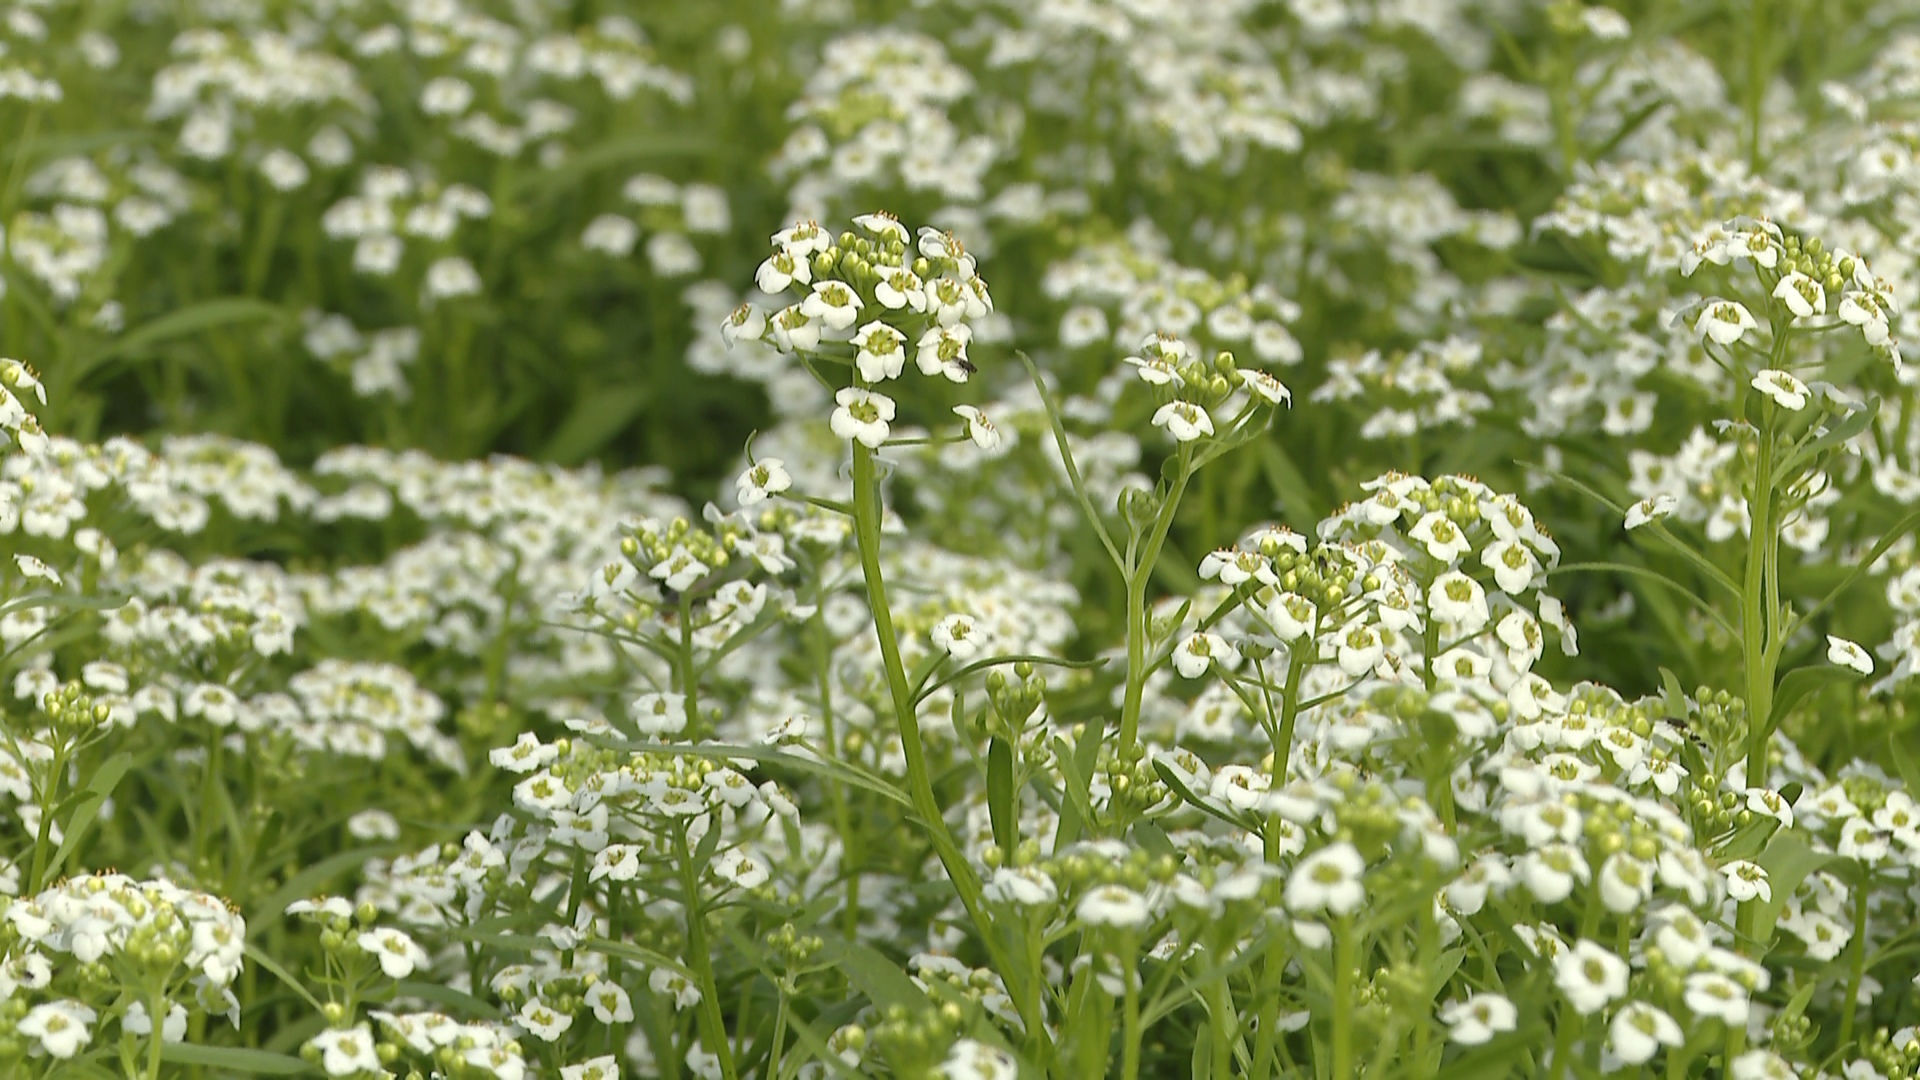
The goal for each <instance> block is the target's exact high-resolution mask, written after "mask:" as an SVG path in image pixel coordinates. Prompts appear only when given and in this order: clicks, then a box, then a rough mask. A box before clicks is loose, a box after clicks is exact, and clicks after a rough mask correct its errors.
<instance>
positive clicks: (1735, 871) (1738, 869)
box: [1720, 859, 1773, 904]
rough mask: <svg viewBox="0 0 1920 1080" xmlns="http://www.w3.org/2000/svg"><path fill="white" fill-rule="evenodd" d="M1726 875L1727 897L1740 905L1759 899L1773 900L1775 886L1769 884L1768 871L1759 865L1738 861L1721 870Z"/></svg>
mask: <svg viewBox="0 0 1920 1080" xmlns="http://www.w3.org/2000/svg"><path fill="white" fill-rule="evenodd" d="M1720 873H1722V874H1724V875H1726V879H1727V895H1728V896H1731V897H1733V898H1734V899H1735V900H1736V901H1739V902H1740V903H1743V904H1744V903H1746V902H1747V901H1748V900H1752V899H1754V898H1755V897H1758V898H1759V899H1760V900H1762V901H1766V900H1771V899H1773V886H1771V885H1769V884H1768V883H1767V871H1766V869H1765V868H1763V867H1761V866H1760V865H1759V864H1757V863H1751V862H1748V861H1747V860H1745V859H1736V860H1734V861H1733V862H1730V863H1727V864H1726V865H1725V866H1722V867H1721V868H1720Z"/></svg>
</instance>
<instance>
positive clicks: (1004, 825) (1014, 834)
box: [987, 735, 1020, 852]
mask: <svg viewBox="0 0 1920 1080" xmlns="http://www.w3.org/2000/svg"><path fill="white" fill-rule="evenodd" d="M987 814H988V816H990V817H991V818H992V819H993V842H994V843H995V844H998V845H999V846H1000V850H1001V851H1007V852H1011V851H1012V850H1013V849H1014V848H1016V847H1019V846H1020V832H1019V829H1020V819H1019V817H1018V816H1017V815H1016V814H1015V807H1014V791H1013V747H1012V746H1011V745H1009V744H1008V743H1007V740H1005V739H1003V738H1001V737H999V736H998V735H995V736H994V737H993V739H992V740H991V741H989V742H988V743H987Z"/></svg>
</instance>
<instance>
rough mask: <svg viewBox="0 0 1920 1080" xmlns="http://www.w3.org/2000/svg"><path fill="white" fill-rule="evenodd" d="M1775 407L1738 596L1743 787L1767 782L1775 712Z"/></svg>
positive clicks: (1766, 427)
mask: <svg viewBox="0 0 1920 1080" xmlns="http://www.w3.org/2000/svg"><path fill="white" fill-rule="evenodd" d="M1773 479H1774V478H1773V406H1772V405H1771V404H1768V405H1767V406H1766V418H1765V420H1764V422H1763V423H1762V424H1761V428H1760V452H1759V456H1758V459H1757V460H1756V462H1755V464H1754V474H1753V488H1752V489H1751V494H1750V496H1749V498H1748V500H1747V501H1748V513H1749V516H1750V518H1751V531H1750V535H1749V536H1748V539H1747V566H1746V580H1745V581H1744V582H1743V583H1742V588H1741V597H1740V623H1741V626H1740V639H1741V640H1740V647H1741V652H1742V653H1743V654H1744V657H1745V667H1746V680H1747V786H1749V787H1755V786H1764V785H1765V784H1766V764H1767V736H1768V731H1767V727H1768V722H1769V721H1770V720H1771V719H1772V716H1773V660H1774V654H1773V652H1772V650H1771V649H1770V648H1769V645H1770V642H1769V641H1768V635H1769V632H1770V630H1771V627H1770V625H1769V624H1770V623H1771V622H1772V618H1771V616H1772V612H1770V611H1768V610H1767V600H1768V598H1769V597H1771V596H1773V595H1775V594H1776V593H1777V592H1778V586H1777V583H1776V582H1775V581H1774V579H1773V578H1774V575H1775V574H1777V573H1778V569H1777V567H1776V566H1775V564H1774V560H1773V557H1772V555H1773V542H1774V535H1773V532H1774V528H1773Z"/></svg>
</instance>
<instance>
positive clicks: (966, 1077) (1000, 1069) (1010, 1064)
mask: <svg viewBox="0 0 1920 1080" xmlns="http://www.w3.org/2000/svg"><path fill="white" fill-rule="evenodd" d="M936 1075H937V1076H938V1077H939V1078H940V1080H1015V1077H1018V1076H1019V1075H1020V1064H1019V1062H1017V1061H1015V1060H1014V1057H1013V1055H1012V1054H1009V1053H1007V1052H1006V1051H1005V1050H1002V1049H1000V1048H999V1047H997V1046H992V1045H989V1044H987V1043H983V1042H980V1041H979V1040H977V1039H960V1040H958V1041H957V1042H955V1043H954V1044H953V1049H951V1050H949V1051H947V1060H946V1061H944V1062H942V1063H941V1064H940V1068H939V1069H938V1070H936Z"/></svg>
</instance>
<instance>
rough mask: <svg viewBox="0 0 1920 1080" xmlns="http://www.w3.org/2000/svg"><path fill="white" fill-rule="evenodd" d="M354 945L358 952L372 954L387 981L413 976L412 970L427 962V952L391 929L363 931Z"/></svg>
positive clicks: (408, 938)
mask: <svg viewBox="0 0 1920 1080" xmlns="http://www.w3.org/2000/svg"><path fill="white" fill-rule="evenodd" d="M354 944H356V945H358V946H360V951H362V952H366V953H372V954H373V957H374V959H376V960H378V961H380V970H381V971H384V972H386V973H387V978H389V979H404V978H406V977H407V976H409V975H411V974H413V969H414V968H417V967H425V966H426V964H427V962H428V957H427V950H425V949H423V948H421V947H420V946H419V945H417V944H415V943H414V940H413V939H412V938H410V937H408V936H407V935H406V934H404V933H402V932H401V931H399V930H395V929H392V928H391V927H385V926H383V927H379V928H377V929H374V930H368V931H365V932H364V933H362V934H360V935H359V936H358V937H356V938H354Z"/></svg>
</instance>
